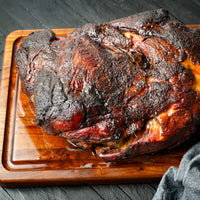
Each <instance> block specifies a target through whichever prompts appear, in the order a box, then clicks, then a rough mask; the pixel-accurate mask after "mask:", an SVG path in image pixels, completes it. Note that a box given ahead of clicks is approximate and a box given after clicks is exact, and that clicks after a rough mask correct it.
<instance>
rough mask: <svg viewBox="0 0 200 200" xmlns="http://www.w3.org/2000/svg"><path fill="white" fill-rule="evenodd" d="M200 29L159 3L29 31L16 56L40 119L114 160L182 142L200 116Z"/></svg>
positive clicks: (50, 128) (56, 132)
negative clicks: (61, 28)
mask: <svg viewBox="0 0 200 200" xmlns="http://www.w3.org/2000/svg"><path fill="white" fill-rule="evenodd" d="M199 32H200V31H199V30H198V29H196V30H191V29H189V28H187V27H186V26H185V25H183V24H180V23H178V22H175V21H170V18H169V14H168V11H167V10H165V9H159V10H153V11H147V12H143V13H139V14H136V15H133V16H130V17H127V18H123V19H118V20H114V21H111V22H108V23H104V24H86V25H85V26H83V27H82V28H77V29H75V30H74V31H73V32H72V33H70V34H67V35H66V36H62V37H58V36H56V35H55V33H54V32H53V31H51V30H44V31H38V32H34V33H31V34H30V35H29V36H27V37H26V38H25V39H24V40H23V43H22V45H21V46H20V48H19V50H18V51H17V55H16V61H17V68H18V70H19V75H20V78H21V81H22V84H23V88H24V91H25V93H26V94H27V96H28V97H29V98H30V100H31V101H32V102H33V103H34V108H35V114H36V120H37V124H38V125H39V126H42V127H43V128H44V129H45V130H46V131H47V132H48V133H50V134H53V135H60V136H62V137H65V138H66V139H67V140H68V141H69V142H71V143H73V144H74V145H76V146H78V147H80V148H82V149H86V150H90V151H93V152H94V153H95V154H97V155H98V156H100V157H101V158H103V159H105V160H110V161H114V160H119V159H124V158H127V157H133V156H138V155H142V154H146V153H152V152H157V151H160V150H162V149H165V148H169V147H172V146H173V147H174V146H177V145H179V144H180V143H182V142H184V141H185V140H187V139H188V138H189V137H190V136H191V134H192V133H193V132H194V131H195V128H196V127H197V125H198V124H199V120H200V119H199V118H200V94H199V91H200V33H199Z"/></svg>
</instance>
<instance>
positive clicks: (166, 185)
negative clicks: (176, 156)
mask: <svg viewBox="0 0 200 200" xmlns="http://www.w3.org/2000/svg"><path fill="white" fill-rule="evenodd" d="M161 199H162V200H173V199H177V200H196V199H198V200H199V199H200V142H199V143H197V144H196V145H194V146H193V147H192V148H191V149H190V150H189V151H188V152H186V154H185V155H184V156H183V158H182V160H181V163H180V166H179V168H176V167H170V168H169V169H168V171H167V172H166V173H165V174H164V176H163V177H162V179H161V181H160V183H159V186H158V188H157V191H156V193H155V195H154V197H153V200H161Z"/></svg>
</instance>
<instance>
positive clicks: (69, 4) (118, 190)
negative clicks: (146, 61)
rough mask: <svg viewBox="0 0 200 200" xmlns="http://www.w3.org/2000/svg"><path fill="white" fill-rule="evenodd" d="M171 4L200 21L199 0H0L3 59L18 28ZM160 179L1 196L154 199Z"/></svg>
mask: <svg viewBox="0 0 200 200" xmlns="http://www.w3.org/2000/svg"><path fill="white" fill-rule="evenodd" d="M161 7H162V8H167V9H168V10H169V12H170V15H171V18H172V19H175V20H177V21H179V22H181V23H184V24H200V12H199V10H200V1H199V0H190V1H188V0H177V1H174V0H169V1H164V0H153V1H152V0H151V1H147V0H146V1H145V0H119V1H117V0H107V1H106V0H99V1H98V0H87V1H86V0H84V1H81V0H60V1H59V0H52V1H50V0H44V1H42V0H32V1H27V0H18V1H14V0H13V1H12V0H5V1H3V0H0V63H2V57H3V53H4V41H5V38H6V36H7V35H8V34H9V33H10V32H12V31H14V30H18V29H40V28H42V29H43V28H54V29H55V28H76V27H80V26H82V25H84V24H86V23H100V22H106V21H109V20H112V19H116V18H121V17H126V16H128V15H133V14H135V13H138V12H141V11H145V10H152V9H157V8H161ZM157 186H158V183H150V184H118V185H115V184H114V183H113V184H112V185H90V186H62V187H43V188H39V187H37V188H30V187H29V188H3V187H0V199H6V200H10V199H19V200H20V199H26V200H27V199H37V200H39V199H43V200H45V199H78V200H79V199H85V200H86V199H87V200H89V199H91V200H95V199H109V200H111V199H123V200H126V199H134V200H137V199H144V200H148V199H152V197H153V195H154V193H155V191H156V189H157Z"/></svg>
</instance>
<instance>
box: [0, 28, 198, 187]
mask: <svg viewBox="0 0 200 200" xmlns="http://www.w3.org/2000/svg"><path fill="white" fill-rule="evenodd" d="M190 27H191V28H196V27H197V25H193V26H190ZM72 30H73V29H55V30H54V32H55V33H56V35H57V36H63V35H66V34H67V33H70V32H71V31H72ZM33 31H37V30H18V31H14V32H12V33H10V34H9V35H8V36H7V39H6V42H5V51H4V59H3V66H2V77H1V87H0V154H1V162H0V185H2V186H7V187H11V186H12V187H14V186H41V185H45V186H47V185H66V184H68V185H73V184H100V183H101V184H109V183H112V184H114V183H136V182H137V183H138V182H155V181H159V180H160V178H161V177H162V176H163V174H164V173H165V172H166V171H167V169H168V168H169V167H170V166H176V167H178V166H179V163H180V160H181V158H182V156H183V154H184V153H185V152H186V151H187V150H188V149H189V148H190V147H191V146H192V145H194V144H195V143H196V141H199V140H200V136H199V135H200V134H198V132H199V130H197V133H196V134H194V135H193V137H192V138H191V139H190V140H188V141H187V142H186V143H184V144H183V145H181V146H180V147H178V148H175V149H173V150H164V151H162V152H159V153H156V154H154V155H144V156H139V157H135V158H133V159H129V160H126V161H123V162H119V163H111V162H105V161H104V160H101V159H100V158H98V157H97V156H95V155H93V154H92V153H90V152H82V151H80V150H78V149H76V148H75V147H73V146H72V145H71V144H69V143H68V142H67V141H66V140H65V139H64V138H61V137H59V136H52V135H50V134H48V133H46V132H45V131H44V130H43V129H42V128H41V127H39V126H37V125H36V121H35V113H34V108H33V105H32V104H31V103H30V101H29V99H28V98H27V97H26V95H25V94H24V92H23V88H22V86H21V82H20V80H19V75H18V72H17V69H16V61H15V55H16V51H17V49H18V47H19V45H20V44H21V42H22V40H23V38H24V37H25V36H27V35H28V34H30V33H31V32H33Z"/></svg>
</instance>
